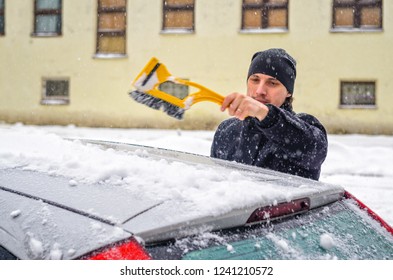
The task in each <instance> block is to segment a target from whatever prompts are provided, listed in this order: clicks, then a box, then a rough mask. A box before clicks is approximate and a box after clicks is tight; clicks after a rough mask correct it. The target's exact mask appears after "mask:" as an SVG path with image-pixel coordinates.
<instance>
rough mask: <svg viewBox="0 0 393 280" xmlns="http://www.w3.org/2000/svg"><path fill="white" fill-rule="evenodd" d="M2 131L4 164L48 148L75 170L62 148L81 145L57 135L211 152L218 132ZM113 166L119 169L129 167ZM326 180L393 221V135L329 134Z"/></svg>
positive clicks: (29, 158) (32, 156) (75, 157)
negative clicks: (214, 137) (215, 133)
mask: <svg viewBox="0 0 393 280" xmlns="http://www.w3.org/2000/svg"><path fill="white" fill-rule="evenodd" d="M0 135H1V136H0V168H2V167H3V168H4V167H5V166H6V165H7V164H10V163H9V159H10V158H13V155H15V153H19V155H20V156H19V159H20V160H21V162H20V164H26V161H29V164H32V163H34V160H35V159H36V160H37V162H36V164H39V165H40V166H41V167H42V163H39V162H38V161H39V160H40V156H42V151H45V155H44V156H45V157H46V158H48V159H51V160H52V161H53V162H57V164H58V168H63V167H62V166H61V164H62V162H63V160H66V161H67V166H65V167H64V168H70V169H72V168H74V167H78V164H79V163H78V157H79V155H77V154H69V155H67V158H56V154H57V152H56V151H59V150H63V151H67V149H71V148H75V147H70V146H72V145H73V142H69V141H61V139H60V140H59V138H58V137H57V136H61V137H65V138H72V139H75V138H82V139H96V140H108V141H115V142H124V143H134V144H140V145H147V146H154V147H161V148H166V149H171V150H178V151H184V152H190V153H195V154H202V155H209V153H210V145H211V142H212V139H213V135H214V131H184V130H157V129H155V130H148V129H110V128H79V127H75V126H73V125H70V126H65V127H62V126H25V125H22V124H16V125H5V124H2V125H0ZM3 136H4V137H3ZM33 136H35V137H38V139H39V144H37V141H35V142H34V145H32V144H31V143H32V142H31V141H29V140H30V139H31V138H32V137H33ZM36 139H37V138H36ZM73 152H75V150H73ZM39 153H41V155H40V156H39V155H38V154H39ZM63 155H64V153H63ZM23 160H25V162H23ZM93 161H94V159H93ZM53 162H52V164H53ZM92 164H94V163H92ZM37 168H38V167H37ZM112 171H114V172H119V174H120V173H121V172H123V171H122V170H112ZM320 180H321V181H324V182H329V183H334V184H339V185H342V186H344V188H345V189H346V190H347V191H349V192H350V193H352V194H353V195H355V196H356V197H357V198H359V199H360V200H361V201H363V202H364V203H365V204H366V205H368V206H369V207H370V208H371V209H372V210H374V211H375V212H376V213H377V214H378V215H380V216H381V217H382V218H383V219H384V220H385V221H386V222H388V223H389V224H390V225H393V206H392V202H393V136H366V135H329V152H328V157H327V159H326V161H325V163H324V165H323V166H322V174H321V178H320Z"/></svg>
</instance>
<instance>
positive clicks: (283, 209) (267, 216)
mask: <svg viewBox="0 0 393 280" xmlns="http://www.w3.org/2000/svg"><path fill="white" fill-rule="evenodd" d="M309 209H310V199H309V198H307V197H306V198H301V199H296V200H292V201H290V202H283V203H279V204H277V205H272V206H266V207H261V208H258V209H256V210H255V211H254V212H253V213H252V214H251V216H250V217H249V218H248V220H247V223H248V224H249V223H255V222H262V221H267V220H271V219H273V218H278V217H285V216H288V215H293V214H296V213H301V212H304V211H307V210H309Z"/></svg>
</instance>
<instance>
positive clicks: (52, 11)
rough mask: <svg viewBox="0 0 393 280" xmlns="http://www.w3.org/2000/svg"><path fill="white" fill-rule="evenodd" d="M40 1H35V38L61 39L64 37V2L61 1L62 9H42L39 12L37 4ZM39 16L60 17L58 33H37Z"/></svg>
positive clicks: (33, 33)
mask: <svg viewBox="0 0 393 280" xmlns="http://www.w3.org/2000/svg"><path fill="white" fill-rule="evenodd" d="M38 1H39V0H34V17H33V32H32V33H31V35H32V36H34V37H59V36H62V35H63V31H62V30H63V0H59V1H60V9H42V10H37V3H38ZM39 15H55V16H58V17H59V21H60V28H59V29H60V30H59V31H57V32H41V31H40V32H37V16H39Z"/></svg>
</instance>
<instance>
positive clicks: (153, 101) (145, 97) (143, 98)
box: [129, 90, 185, 120]
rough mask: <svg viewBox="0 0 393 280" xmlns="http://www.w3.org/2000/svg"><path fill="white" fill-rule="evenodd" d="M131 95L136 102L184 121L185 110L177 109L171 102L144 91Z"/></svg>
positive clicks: (135, 91)
mask: <svg viewBox="0 0 393 280" xmlns="http://www.w3.org/2000/svg"><path fill="white" fill-rule="evenodd" d="M129 94H130V96H131V97H132V98H133V99H134V100H135V101H136V102H139V103H141V104H144V105H146V106H149V107H150V108H153V109H155V110H162V111H164V112H165V113H166V114H168V115H169V116H171V117H173V118H175V119H178V120H181V119H183V116H184V112H185V110H184V109H183V108H180V107H177V106H175V105H173V104H171V103H169V102H166V101H164V100H162V99H159V98H156V97H154V96H152V95H150V94H147V93H145V92H142V91H138V90H134V91H131V92H130V93H129Z"/></svg>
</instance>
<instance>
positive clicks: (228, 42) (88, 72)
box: [0, 0, 393, 134]
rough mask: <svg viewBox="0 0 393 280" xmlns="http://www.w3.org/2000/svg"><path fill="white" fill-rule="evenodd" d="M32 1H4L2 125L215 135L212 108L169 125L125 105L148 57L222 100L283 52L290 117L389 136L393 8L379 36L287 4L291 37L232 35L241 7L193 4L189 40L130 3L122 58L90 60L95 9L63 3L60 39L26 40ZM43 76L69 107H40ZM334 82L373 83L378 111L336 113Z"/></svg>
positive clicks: (307, 3) (322, 1) (152, 5)
mask: <svg viewBox="0 0 393 280" xmlns="http://www.w3.org/2000/svg"><path fill="white" fill-rule="evenodd" d="M33 2H34V1H26V0H12V1H10V0H8V1H6V11H5V12H6V35H5V36H2V37H0V61H1V66H0V121H6V122H24V123H35V124H69V123H72V124H77V125H84V126H113V127H162V128H164V127H172V128H174V127H179V128H193V129H206V128H214V127H215V126H216V125H217V123H218V122H219V121H220V120H222V119H223V118H226V117H228V116H227V115H226V114H225V113H224V114H223V113H221V112H220V111H219V109H218V106H217V105H216V104H211V103H206V102H205V103H200V104H197V105H195V106H193V107H192V108H191V109H190V110H189V111H187V112H186V115H185V119H184V120H183V121H177V120H175V119H173V118H171V117H169V116H167V115H165V114H164V113H162V112H159V111H155V110H152V109H149V108H147V107H146V106H143V105H140V104H138V103H136V102H134V101H133V100H132V99H130V98H129V97H128V94H127V93H128V91H129V90H131V89H132V87H131V81H132V80H133V78H134V77H135V76H136V75H137V74H138V73H139V71H140V70H141V69H142V67H143V66H144V65H145V64H146V62H147V61H148V60H149V59H150V57H152V56H156V57H158V58H159V59H160V60H161V61H162V62H164V63H165V64H166V65H167V66H168V68H169V70H170V71H171V72H172V73H173V74H174V75H176V76H180V77H183V78H189V79H191V80H192V81H194V82H198V83H201V84H203V85H205V86H207V87H210V88H211V89H213V90H215V91H217V92H219V93H222V94H223V95H225V94H228V93H230V92H232V91H244V90H245V83H246V81H245V79H246V73H247V68H248V65H249V61H250V58H251V56H252V54H253V53H254V52H256V51H259V50H263V49H267V48H271V47H281V48H285V49H286V50H287V51H288V52H289V53H290V54H291V55H292V56H294V57H295V58H296V60H297V62H298V68H297V72H298V76H297V81H296V86H295V93H294V97H295V103H294V108H295V111H297V112H308V113H311V114H313V115H315V116H316V117H318V118H319V119H320V120H321V121H322V122H323V123H324V124H325V125H326V127H327V128H328V130H329V131H330V132H359V133H366V132H367V133H389V134H392V133H393V109H392V105H391V104H393V97H392V96H393V94H392V93H393V82H392V79H391V77H392V74H391V73H392V71H391V69H392V65H393V55H392V54H391V49H392V47H393V37H392V36H393V31H392V26H393V24H392V22H393V19H392V11H393V1H383V5H384V6H383V11H384V14H383V29H384V30H383V32H374V33H373V32H367V33H332V32H330V27H331V17H332V16H331V13H332V8H331V4H332V1H330V0H296V1H293V0H292V1H289V2H290V3H289V32H286V33H263V34H246V33H241V32H240V24H241V3H242V1H241V0H214V1H212V0H197V1H196V6H195V33H193V34H162V33H161V26H162V1H161V0H149V1H146V0H128V7H127V57H125V58H117V59H103V58H95V57H94V54H95V47H96V21H97V15H96V13H97V1H80V0H64V1H63V28H62V31H63V35H62V36H61V37H50V38H42V37H32V36H31V32H32V29H33ZM43 77H68V78H69V79H70V104H69V105H41V104H40V101H41V86H42V85H41V84H42V78H43ZM340 80H360V81H361V80H375V81H376V87H377V109H351V110H348V109H345V110H344V109H339V94H340V92H339V91H340V88H339V87H340Z"/></svg>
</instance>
